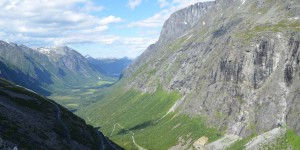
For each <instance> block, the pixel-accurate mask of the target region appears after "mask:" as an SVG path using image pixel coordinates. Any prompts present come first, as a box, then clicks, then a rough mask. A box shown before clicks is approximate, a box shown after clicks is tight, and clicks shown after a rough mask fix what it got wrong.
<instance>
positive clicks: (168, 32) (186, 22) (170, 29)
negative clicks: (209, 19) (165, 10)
mask: <svg viewBox="0 0 300 150" xmlns="http://www.w3.org/2000/svg"><path fill="white" fill-rule="evenodd" d="M214 4H215V2H207V3H197V4H195V5H191V6H189V7H187V8H185V9H182V10H179V11H177V12H176V13H173V14H172V15H171V16H170V18H169V19H168V20H167V21H166V22H165V24H164V26H163V29H162V31H161V35H160V39H159V42H161V43H167V42H170V41H172V40H174V39H176V38H178V37H180V36H182V35H183V34H185V32H187V31H189V30H191V29H192V28H193V27H194V26H195V25H196V24H197V23H198V21H199V18H200V17H202V16H203V15H204V14H205V13H206V12H207V11H208V10H209V9H210V8H211V7H212V6H213V5H214Z"/></svg>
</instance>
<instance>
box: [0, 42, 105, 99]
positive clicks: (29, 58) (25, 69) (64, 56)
mask: <svg viewBox="0 0 300 150" xmlns="http://www.w3.org/2000/svg"><path fill="white" fill-rule="evenodd" d="M0 77H3V78H5V79H8V80H10V81H12V82H15V83H17V84H19V85H22V86H24V87H26V88H29V89H31V90H34V91H36V92H38V93H40V94H42V95H45V96H49V95H50V94H51V93H52V92H53V89H59V88H63V87H66V86H74V85H82V84H85V83H94V82H97V81H99V79H100V78H105V76H104V75H102V74H101V73H100V72H98V71H96V70H94V69H93V68H92V67H91V66H90V64H89V62H88V61H87V60H86V59H85V58H84V57H83V56H82V55H81V54H79V53H78V52H76V51H75V50H73V49H71V48H69V47H65V46H63V47H49V48H39V49H36V50H35V49H31V48H29V47H26V46H24V45H17V44H13V43H6V42H4V41H0Z"/></svg>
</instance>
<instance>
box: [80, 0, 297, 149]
mask: <svg viewBox="0 0 300 150" xmlns="http://www.w3.org/2000/svg"><path fill="white" fill-rule="evenodd" d="M299 25H300V1H296V0H287V1H282V0H261V1H247V0H216V1H215V2H207V3H197V4H195V5H192V6H189V7H187V8H184V9H182V10H179V11H177V12H175V13H174V14H172V15H171V16H170V18H169V19H168V20H167V21H166V23H165V24H164V26H163V29H162V31H161V35H160V38H159V40H158V42H157V43H155V44H153V45H150V46H149V47H148V49H147V50H146V51H145V52H144V53H143V54H142V55H141V56H140V57H138V58H137V59H136V60H135V62H134V63H133V64H132V65H131V66H130V67H129V68H128V69H126V71H125V73H124V75H123V78H122V80H121V81H120V82H119V83H117V84H115V85H114V86H113V87H111V88H110V89H109V90H108V91H107V92H106V93H105V94H104V98H102V99H101V101H98V102H97V103H94V104H92V105H90V106H89V107H87V108H86V109H82V110H81V111H80V112H78V114H79V115H80V116H82V117H84V118H87V117H88V118H89V122H90V123H91V124H94V125H100V126H101V127H102V129H103V132H104V134H105V135H110V138H111V139H112V140H113V141H115V142H116V143H118V144H120V145H122V146H124V147H125V148H128V149H131V148H139V147H143V148H147V149H189V148H197V149H227V148H228V149H259V148H270V149H298V148H299V147H300V145H299V143H300V138H299V135H300V126H299V120H300V116H299V110H300V109H299V108H300V103H299V100H298V99H299V94H300V92H299V91H300V84H299V83H300V82H299V79H300V74H299V70H300V68H299V63H300V50H299V43H300V28H299Z"/></svg>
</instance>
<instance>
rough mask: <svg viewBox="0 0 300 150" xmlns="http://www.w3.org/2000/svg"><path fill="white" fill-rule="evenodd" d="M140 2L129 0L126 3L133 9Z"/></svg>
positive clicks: (139, 0)
mask: <svg viewBox="0 0 300 150" xmlns="http://www.w3.org/2000/svg"><path fill="white" fill-rule="evenodd" d="M141 3H142V0H129V1H128V4H127V5H128V7H129V8H130V9H135V8H136V7H137V6H139V5H140V4H141Z"/></svg>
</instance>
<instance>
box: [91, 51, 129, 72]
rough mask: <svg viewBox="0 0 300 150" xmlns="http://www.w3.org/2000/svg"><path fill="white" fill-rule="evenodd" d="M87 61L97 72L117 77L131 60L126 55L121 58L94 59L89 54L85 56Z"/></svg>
mask: <svg viewBox="0 0 300 150" xmlns="http://www.w3.org/2000/svg"><path fill="white" fill-rule="evenodd" d="M86 58H87V60H88V61H89V63H90V64H91V65H92V66H93V67H94V68H95V69H96V70H98V71H99V72H101V73H103V74H105V75H107V76H113V77H119V76H120V75H121V74H122V72H123V71H124V69H126V67H128V66H129V65H130V64H131V63H132V62H133V60H132V59H130V58H128V57H123V58H119V59H118V58H103V59H95V58H93V57H91V56H86Z"/></svg>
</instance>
